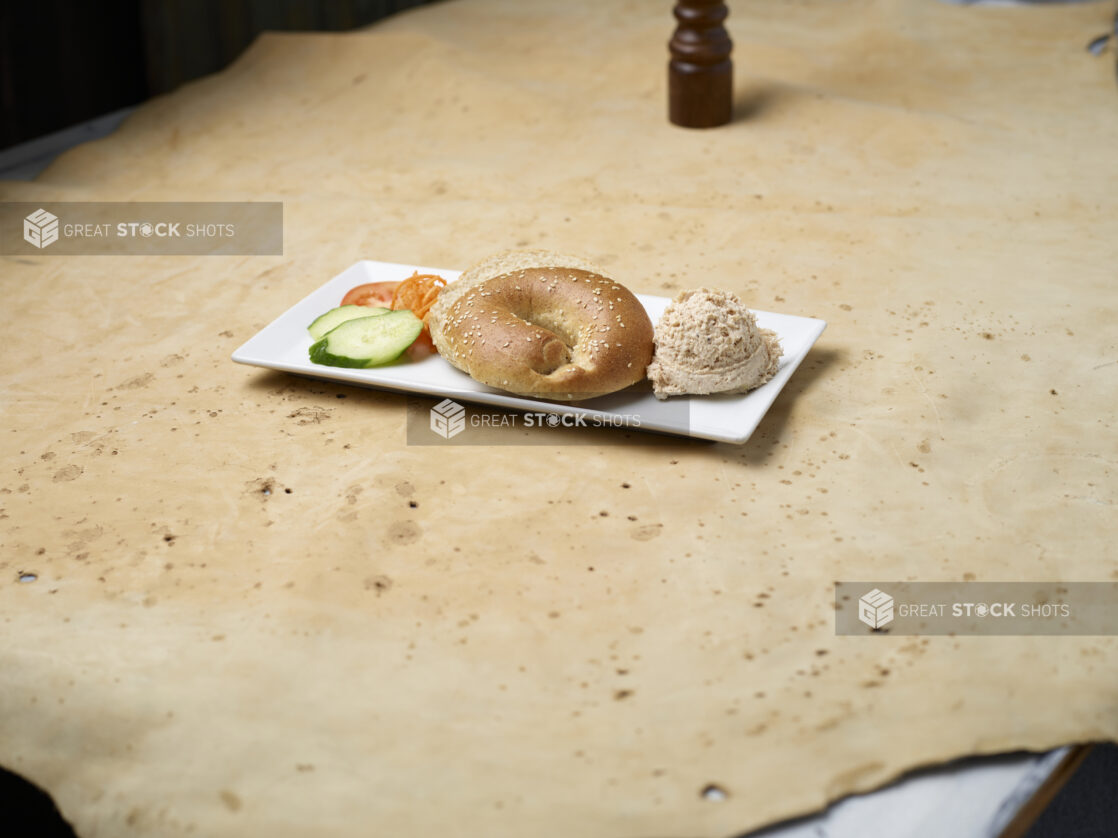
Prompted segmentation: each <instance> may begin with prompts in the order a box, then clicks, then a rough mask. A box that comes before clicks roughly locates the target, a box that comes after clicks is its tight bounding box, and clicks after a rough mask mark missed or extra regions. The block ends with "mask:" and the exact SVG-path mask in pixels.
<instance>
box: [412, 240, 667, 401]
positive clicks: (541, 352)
mask: <svg viewBox="0 0 1118 838" xmlns="http://www.w3.org/2000/svg"><path fill="white" fill-rule="evenodd" d="M427 325H428V326H429V327H430V329H431V338H432V339H433V340H434V342H435V347H436V348H437V349H438V350H439V354H441V355H442V356H443V357H444V358H445V359H446V360H447V361H449V362H450V363H451V364H453V365H454V366H456V367H457V368H458V369H460V370H462V371H463V372H466V373H468V374H469V375H471V376H473V378H475V379H477V380H478V381H480V382H481V383H482V384H488V385H489V386H491V387H498V388H500V389H502V390H508V391H509V392H511V393H516V394H517V395H522V396H537V397H541V398H548V399H555V400H561V401H574V400H578V399H587V398H593V397H594V396H601V395H605V394H606V393H613V392H615V391H617V390H621V389H623V388H625V387H628V386H629V385H631V384H635V383H636V382H638V381H640V380H641V379H643V378H644V371H645V368H646V367H647V366H648V363H649V361H650V360H651V358H652V348H653V346H652V335H653V330H652V321H651V320H649V319H648V314H647V313H646V312H645V310H644V306H642V305H641V303H640V301H639V300H638V299H637V298H636V297H635V296H633V294H632V292H630V291H629V290H628V289H627V288H625V287H624V286H622V285H620V284H619V283H617V282H615V281H614V280H612V279H610V278H608V277H607V276H605V275H604V274H603V273H602V272H601V271H600V270H599V269H597V268H595V267H594V266H593V265H591V264H590V263H588V262H585V261H584V260H582V259H578V258H575V257H566V256H562V255H559V254H557V253H550V252H547V251H542V250H537V251H510V252H507V253H500V254H497V255H496V256H493V257H490V258H489V259H486V260H485V261H484V262H481V263H479V264H478V265H475V266H474V267H472V268H470V269H469V270H468V271H466V272H465V273H463V274H462V276H461V277H460V278H459V279H458V280H457V281H456V282H452V283H450V285H448V286H447V287H446V288H445V289H444V290H443V292H442V293H441V294H440V295H439V299H438V300H437V301H436V303H435V305H434V306H433V307H432V308H431V311H430V312H429V313H428V315H427Z"/></svg>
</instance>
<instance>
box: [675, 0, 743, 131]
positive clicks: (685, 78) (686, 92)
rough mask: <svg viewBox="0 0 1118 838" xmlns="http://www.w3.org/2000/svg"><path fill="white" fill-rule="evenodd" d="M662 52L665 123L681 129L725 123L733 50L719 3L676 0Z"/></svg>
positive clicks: (730, 97) (730, 93)
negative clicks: (669, 35) (672, 26)
mask: <svg viewBox="0 0 1118 838" xmlns="http://www.w3.org/2000/svg"><path fill="white" fill-rule="evenodd" d="M673 14H675V19H676V21H678V25H677V26H676V29H675V32H674V33H673V34H672V39H671V40H670V41H669V42H668V49H669V51H670V52H671V55H672V58H671V61H669V62H668V119H670V120H671V121H672V122H673V123H674V124H675V125H682V126H683V127H684V128H713V127H715V126H717V125H725V124H726V123H727V122H729V121H730V112H731V107H732V100H733V76H734V74H733V64H732V62H731V61H730V52H731V51H732V50H733V48H734V44H733V42H732V41H731V40H730V35H729V33H728V32H727V31H726V27H724V26H723V25H722V21H724V20H725V19H726V15H728V14H729V10H728V9H727V8H726V4H725V3H723V2H722V0H679V1H678V2H677V3H676V4H675V9H673Z"/></svg>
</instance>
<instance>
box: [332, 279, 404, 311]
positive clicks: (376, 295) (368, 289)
mask: <svg viewBox="0 0 1118 838" xmlns="http://www.w3.org/2000/svg"><path fill="white" fill-rule="evenodd" d="M399 284H400V283H398V282H366V283H365V284H364V285H358V286H357V287H356V288H351V289H350V290H349V293H348V294H346V295H345V296H344V297H342V305H343V306H372V307H373V308H392V295H393V294H395V293H396V286H397V285H399Z"/></svg>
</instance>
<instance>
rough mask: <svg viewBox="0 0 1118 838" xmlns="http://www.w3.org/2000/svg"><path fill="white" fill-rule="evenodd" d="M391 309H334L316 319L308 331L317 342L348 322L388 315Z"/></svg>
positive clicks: (354, 307)
mask: <svg viewBox="0 0 1118 838" xmlns="http://www.w3.org/2000/svg"><path fill="white" fill-rule="evenodd" d="M390 310H391V309H387V308H373V307H372V306H339V307H338V308H332V309H330V310H329V311H328V312H326V313H325V314H324V315H322V316H321V317H317V318H315V321H314V322H313V323H311V325H309V326H307V331H308V332H310V333H311V337H312V338H314V339H315V340H318V339H319V338H321V337H323V336H324V335H325V334H326V333H327V332H329V331H330V330H331V329H333V328H336V327H337V326H340V325H342V324H343V323H345V322H346V321H347V320H357V319H358V318H360V317H376V316H377V315H378V314H388V312H389V311H390Z"/></svg>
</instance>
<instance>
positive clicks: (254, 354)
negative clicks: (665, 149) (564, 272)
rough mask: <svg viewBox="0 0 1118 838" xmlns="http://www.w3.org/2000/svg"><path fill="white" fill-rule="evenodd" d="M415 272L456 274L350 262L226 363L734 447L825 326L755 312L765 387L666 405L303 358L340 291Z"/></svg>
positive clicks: (435, 362) (657, 303) (633, 394)
mask: <svg viewBox="0 0 1118 838" xmlns="http://www.w3.org/2000/svg"><path fill="white" fill-rule="evenodd" d="M416 270H417V271H419V272H420V273H435V274H438V275H440V276H442V277H443V278H444V279H446V280H447V281H448V282H453V281H454V280H456V279H457V278H458V276H459V274H460V273H461V271H450V270H441V269H438V268H426V267H422V266H419V265H398V264H394V263H392V262H371V261H362V262H358V263H357V264H355V265H351V266H350V267H349V268H347V269H346V270H344V271H343V272H342V273H340V274H338V275H337V276H336V277H334V278H333V279H331V280H330V281H329V282H327V283H326V284H325V285H323V286H322V287H321V288H319V289H318V290H317V291H313V292H311V293H310V294H308V295H307V296H306V297H304V298H303V299H302V300H300V301H299V302H298V303H296V304H295V305H294V306H292V307H291V308H289V309H288V310H287V311H286V312H284V313H283V314H281V315H280V316H279V317H277V318H276V319H275V320H273V321H272V322H271V323H270V324H268V325H267V326H265V327H264V328H263V329H262V330H261V331H260V332H258V333H257V334H256V335H255V336H253V337H252V338H251V339H249V341H248V342H247V343H245V344H244V345H243V346H242V347H241V348H240V349H238V350H237V351H236V352H234V353H233V360H234V361H236V362H237V363H239V364H252V365H254V366H258V367H267V368H269V369H274V370H283V371H284V372H293V373H297V374H300V375H309V376H313V377H315V378H325V379H331V380H334V381H342V382H345V383H348V384H356V385H358V386H361V387H377V388H381V389H385V390H401V391H403V392H407V393H417V394H420V395H424V396H436V397H440V398H451V399H456V400H461V401H468V402H477V403H480V404H489V405H496V406H498V407H503V408H512V409H517V410H524V411H530V412H534V413H541V412H542V413H555V414H559V415H564V414H569V415H575V416H577V415H580V414H581V415H585V416H587V417H588V418H589V417H597V418H598V420H599V421H604V422H608V421H609V419H610V417H620V416H626V415H627V416H633V415H636V416H639V417H640V429H641V430H648V431H660V432H662V433H669V434H678V435H681V436H690V437H696V438H699V439H710V440H716V441H718V442H733V443H737V444H741V443H743V442H745V441H746V440H747V439H749V436H750V434H752V433H753V431H754V429H755V428H756V427H757V425H758V424H759V423H760V421H761V417H763V416H764V415H765V411H767V410H768V409H769V406H770V405H771V404H772V403H773V400H774V399H776V397H777V395H778V394H779V393H780V391H781V388H783V387H784V385H785V383H787V381H788V379H789V378H791V376H792V373H793V372H795V371H796V367H798V366H799V365H800V362H801V361H803V359H804V358H805V357H806V356H807V353H808V351H809V350H810V349H811V347H812V346H813V345H814V344H815V341H817V340H818V339H819V336H820V335H821V334H822V333H823V329H824V328H826V326H827V324H826V322H825V321H823V320H816V319H815V318H812V317H795V316H792V315H789V314H773V313H771V312H767V311H755V312H754V313H755V314H756V315H757V323H758V325H760V326H761V327H763V328H766V329H772V330H773V331H774V332H776V333H777V334H778V335H779V336H780V343H781V346H782V347H783V349H784V355H783V356H782V357H781V359H780V369H779V371H778V372H777V374H776V376H775V377H773V379H772V380H771V381H769V382H768V383H767V384H764V385H763V386H761V387H758V388H757V389H756V390H753V391H751V392H749V393H745V394H740V395H715V396H689V397H678V396H677V397H675V398H673V399H671V400H669V401H668V402H662V401H659V400H657V399H656V398H655V397H654V396H653V395H652V388H651V386H650V385H649V384H648V383H647V382H645V383H642V384H638V385H635V386H634V387H630V388H629V389H627V390H623V391H621V392H619V393H613V394H611V395H609V396H603V397H601V398H597V399H590V400H587V401H584V402H579V403H577V404H572V403H563V402H548V401H542V400H538V399H531V398H525V397H523V396H514V395H512V394H510V393H505V392H502V391H500V390H495V389H493V388H492V387H486V386H485V385H484V384H480V383H478V382H477V381H474V380H473V379H472V378H470V377H469V376H468V375H466V374H465V373H464V372H461V371H459V370H457V369H455V368H454V367H452V366H451V365H450V364H448V363H447V362H446V361H444V360H443V359H442V358H441V357H439V356H438V355H432V356H431V357H428V358H424V359H423V360H421V361H416V362H411V361H400V362H397V363H395V364H390V365H388V366H384V367H376V368H374V369H364V370H363V369H346V368H343V367H326V366H322V365H320V364H312V363H311V361H310V358H309V357H308V354H307V353H308V350H309V349H310V345H311V342H312V341H311V338H310V335H308V334H307V325H308V324H309V323H310V322H311V321H312V320H314V319H315V318H316V317H318V316H319V315H320V314H323V313H325V312H327V311H329V310H330V309H332V308H334V307H336V306H338V305H339V304H340V303H341V299H342V297H343V296H344V295H345V293H346V292H347V291H349V289H351V288H353V287H354V286H357V285H361V284H362V283H365V282H395V281H399V280H401V279H405V278H407V277H408V276H410V275H411V273H412V271H416ZM637 298H638V299H639V300H640V301H641V303H642V304H643V305H644V307H645V309H646V310H647V311H648V316H649V317H650V318H652V322H653V323H655V322H656V321H657V320H659V319H660V315H661V314H662V313H663V311H664V307H665V306H667V304H668V303H669V302H670V300H669V299H668V298H667V297H653V296H649V295H647V294H637ZM681 401H682V402H686V403H687V410H681V409H680V405H679V402H681Z"/></svg>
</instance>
